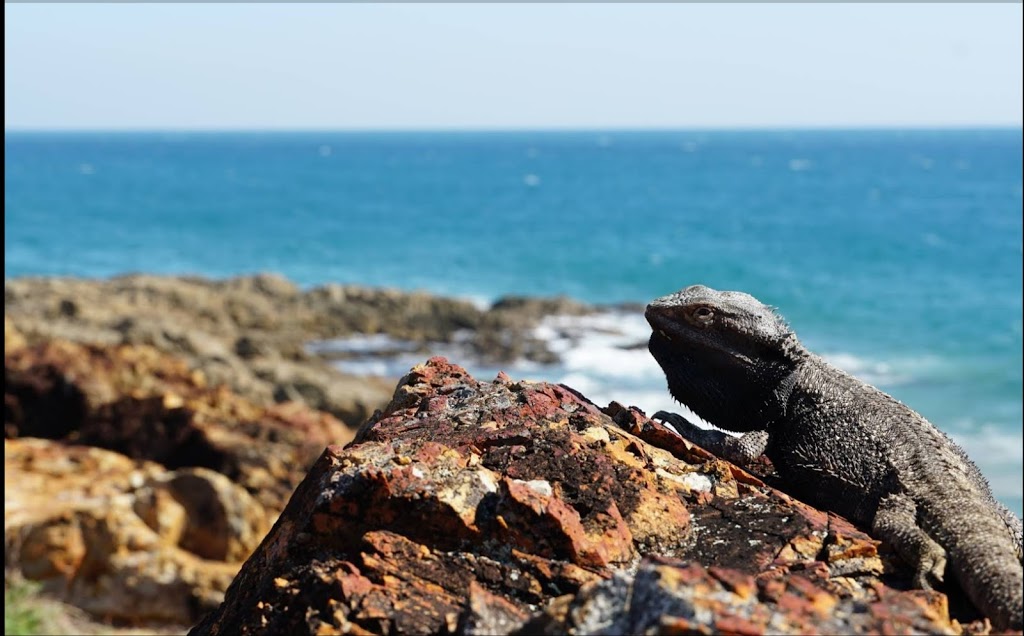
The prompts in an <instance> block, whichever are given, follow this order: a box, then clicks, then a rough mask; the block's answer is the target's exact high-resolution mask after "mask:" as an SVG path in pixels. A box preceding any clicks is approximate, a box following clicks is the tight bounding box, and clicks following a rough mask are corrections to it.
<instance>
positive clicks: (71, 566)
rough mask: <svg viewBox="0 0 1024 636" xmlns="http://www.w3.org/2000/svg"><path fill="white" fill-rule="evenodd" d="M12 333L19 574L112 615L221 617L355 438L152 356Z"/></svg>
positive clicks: (8, 404)
mask: <svg viewBox="0 0 1024 636" xmlns="http://www.w3.org/2000/svg"><path fill="white" fill-rule="evenodd" d="M5 331H7V333H6V334H5V335H6V336H8V340H7V343H6V344H7V345H8V346H7V347H6V350H5V354H6V355H5V358H4V429H5V441H4V454H5V460H4V480H5V489H4V533H5V544H6V545H5V547H6V550H5V566H6V570H7V572H8V574H12V573H13V574H14V575H15V576H21V577H24V578H27V579H30V580H33V581H39V582H41V583H42V584H43V589H44V590H45V591H46V592H48V593H50V594H51V595H53V596H55V597H57V598H59V599H61V600H63V601H65V602H67V603H70V604H72V605H75V606H77V607H79V608H82V609H84V610H86V611H88V612H90V613H91V614H93V615H95V616H98V617H101V618H104V619H108V620H110V619H113V620H117V621H122V622H129V623H133V624H134V623H151V622H162V623H174V624H179V625H180V624H191V623H193V622H195V621H196V620H198V619H199V618H200V617H202V616H203V615H204V614H206V613H207V612H208V611H210V610H211V609H213V608H214V607H216V606H217V604H218V603H219V602H220V601H221V600H222V599H223V594H224V591H225V590H226V589H227V586H228V584H229V583H230V582H231V580H232V579H233V578H234V576H235V574H236V573H237V572H238V569H239V567H240V566H241V564H242V562H243V561H244V560H245V558H246V557H248V556H249V554H250V553H251V552H252V551H253V550H254V549H255V548H256V546H257V545H258V544H259V542H260V541H261V540H262V538H263V537H264V535H265V534H266V532H267V530H268V529H269V528H270V527H271V525H272V524H273V522H274V520H275V519H276V518H277V515H278V514H279V513H280V511H281V510H282V508H283V507H284V505H285V503H286V502H287V500H288V498H289V497H290V496H291V494H292V491H293V490H294V489H295V487H296V485H297V484H298V483H299V482H300V481H301V480H302V479H303V477H304V476H305V474H306V471H307V469H308V468H309V467H310V465H311V464H312V463H313V462H314V461H315V460H316V458H317V456H318V455H319V454H320V453H321V452H322V451H323V448H324V447H325V446H327V445H328V444H331V443H338V442H341V443H344V442H345V441H347V440H349V439H351V438H352V436H353V434H354V431H353V430H352V429H351V428H350V427H348V426H345V425H344V424H343V423H342V422H340V421H339V420H337V419H335V418H334V417H333V416H331V415H329V414H327V413H322V412H319V411H315V410H312V409H310V408H309V407H308V406H306V405H305V404H303V403H300V402H282V403H279V404H271V405H259V404H253V403H252V402H250V401H249V400H247V399H246V398H243V397H241V396H239V395H236V394H235V393H233V392H232V391H230V390H229V389H228V388H227V387H225V386H223V385H221V386H216V387H211V386H209V384H208V382H207V380H206V378H205V377H204V375H203V373H202V372H200V371H196V370H192V369H190V368H189V366H188V365H187V364H186V363H185V362H184V361H183V360H181V359H177V358H174V357H172V356H169V355H167V354H164V353H161V352H160V351H158V350H157V349H155V348H153V347H150V346H145V345H112V346H98V345H81V344H76V343H72V342H67V341H63V340H50V341H44V342H39V343H37V344H27V342H25V340H24V339H21V340H19V336H20V334H18V333H17V331H16V329H5Z"/></svg>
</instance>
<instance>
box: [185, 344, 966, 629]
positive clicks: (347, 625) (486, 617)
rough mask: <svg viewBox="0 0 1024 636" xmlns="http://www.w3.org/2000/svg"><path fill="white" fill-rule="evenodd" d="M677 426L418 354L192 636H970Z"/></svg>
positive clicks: (824, 518) (834, 524)
mask: <svg viewBox="0 0 1024 636" xmlns="http://www.w3.org/2000/svg"><path fill="white" fill-rule="evenodd" d="M669 435H670V433H669V432H668V431H667V430H666V429H664V428H663V427H660V426H659V425H657V424H656V423H652V422H650V421H649V420H648V419H647V418H646V417H644V416H643V414H641V413H640V412H639V411H637V410H636V409H626V408H624V407H621V406H619V405H617V404H614V403H613V404H612V405H611V406H609V407H608V408H607V409H604V410H601V409H598V408H597V407H596V406H594V405H593V404H592V403H590V402H589V401H587V400H586V399H585V398H583V397H582V396H580V395H579V394H577V393H575V392H574V391H572V390H571V389H569V388H567V387H564V386H557V385H551V384H545V383H527V382H514V381H512V380H510V379H509V378H508V377H506V376H504V375H501V376H499V377H498V378H497V379H496V380H495V381H494V382H478V381H477V380H475V379H473V378H471V377H469V376H468V375H467V374H466V372H465V371H464V370H463V369H461V368H460V367H457V366H455V365H452V364H449V363H448V362H447V361H445V360H444V359H440V358H434V359H431V360H430V361H428V362H427V363H426V364H425V365H421V366H418V367H416V368H414V369H413V370H412V371H411V372H410V373H409V375H407V376H406V377H405V378H403V380H402V381H401V382H400V384H399V387H398V389H397V390H396V392H395V394H394V398H393V400H392V401H391V403H390V404H389V405H388V406H387V408H386V409H385V410H384V411H383V412H382V413H381V414H379V415H378V416H376V417H374V418H373V419H371V420H370V421H368V422H367V423H366V425H365V426H364V427H363V428H362V429H361V430H360V432H359V433H358V435H357V437H356V439H355V441H354V442H353V443H352V444H350V445H349V446H347V447H345V448H342V447H340V446H331V447H329V448H328V449H327V450H326V451H325V452H324V454H323V455H322V456H321V457H320V459H319V460H318V461H317V463H316V464H315V465H314V467H313V468H312V470H311V471H310V472H309V474H308V476H307V477H306V479H305V480H304V481H303V483H302V484H301V485H300V486H299V488H298V489H297V490H296V492H295V494H294V496H293V497H292V499H291V501H290V502H289V504H288V507H287V508H286V510H285V511H284V512H283V513H282V515H281V517H280V519H279V520H278V522H277V523H276V525H275V526H274V528H273V529H272V530H271V531H270V533H269V534H268V535H267V537H266V538H265V539H264V541H263V543H262V544H261V545H260V547H259V548H258V549H257V551H256V552H255V553H254V554H253V556H252V557H251V558H250V559H249V560H248V561H247V562H246V564H245V565H244V566H243V568H242V570H241V572H240V573H239V575H238V577H237V578H236V579H235V581H234V582H233V583H232V585H231V587H230V588H229V590H228V592H227V595H226V598H225V601H224V603H223V604H222V605H221V606H220V607H219V608H218V609H217V610H216V611H215V612H213V613H212V614H210V615H209V616H208V617H207V618H205V619H204V620H203V621H202V622H201V623H200V624H199V625H197V626H196V627H195V628H194V629H193V631H192V633H193V634H196V635H199V634H210V635H213V634H256V633H266V634H285V633H287V634H297V633H309V634H331V633H357V634H363V633H472V634H498V633H523V634H526V633H530V634H535V633H550V634H557V633H608V634H617V633H716V632H725V633H737V634H759V633H768V632H771V633H845V632H859V633H960V632H961V631H962V626H961V625H960V623H958V622H957V621H955V620H951V619H950V616H949V610H948V607H947V598H946V597H945V596H944V595H942V594H940V593H938V592H921V591H913V590H908V589H907V588H908V587H909V580H908V577H909V573H908V572H907V571H906V570H905V569H904V568H902V566H900V565H899V564H898V563H897V562H895V561H892V560H891V559H890V558H888V557H887V555H885V554H881V555H880V554H879V552H878V543H877V542H876V541H874V540H872V539H871V538H870V537H868V536H867V535H865V534H864V533H862V532H860V531H859V530H857V529H856V528H854V527H853V526H851V525H850V524H849V523H847V522H846V521H844V520H843V519H841V518H838V517H835V516H833V515H830V514H826V513H822V512H820V511H817V510H815V509H812V508H810V507H808V506H806V505H803V504H801V503H799V502H797V501H795V500H793V499H792V498H790V497H788V496H787V495H785V494H783V493H781V492H779V491H777V490H774V489H772V488H770V487H768V486H766V485H765V484H764V483H763V482H761V481H760V480H759V479H757V478H756V477H753V476H752V475H750V474H748V473H746V472H744V471H743V470H740V469H739V468H736V467H735V466H733V465H731V464H729V463H727V462H724V461H722V460H720V459H717V458H716V457H714V456H712V455H710V454H709V453H707V452H706V451H703V450H702V449H700V448H698V447H695V446H693V445H691V444H689V443H688V442H685V441H684V440H682V439H680V438H678V437H674V438H673V437H669ZM641 437H644V438H647V439H648V440H653V441H655V442H657V443H660V442H667V443H665V444H663V445H664V446H667V447H669V448H668V449H666V448H659V447H657V446H655V445H654V444H651V443H649V442H647V441H644V439H642V438H641ZM969 627H970V629H971V630H973V631H979V630H980V631H984V625H979V624H977V623H975V624H973V625H970V626H969Z"/></svg>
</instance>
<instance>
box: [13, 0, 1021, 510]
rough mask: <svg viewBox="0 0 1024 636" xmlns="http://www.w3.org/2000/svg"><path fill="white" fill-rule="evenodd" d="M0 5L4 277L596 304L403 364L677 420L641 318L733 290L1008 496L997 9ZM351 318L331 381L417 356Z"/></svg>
mask: <svg viewBox="0 0 1024 636" xmlns="http://www.w3.org/2000/svg"><path fill="white" fill-rule="evenodd" d="M4 15H5V23H4V35H5V38H4V40H5V41H4V52H5V56H4V57H5V63H4V68H5V74H4V89H5V90H4V110H5V135H4V148H5V157H4V176H5V184H4V205H5V218H4V229H5V237H4V251H5V254H4V267H5V278H6V280H7V281H8V282H10V281H11V280H14V279H20V278H24V277H37V276H48V277H49V276H72V277H101V278H105V277H110V276H114V275H118V274H123V273H127V272H144V273H152V274H166V275H185V274H188V275H200V276H204V277H213V278H221V277H228V276H235V275H240V274H249V273H254V272H274V273H277V274H280V275H283V276H284V277H287V278H288V279H290V280H291V281H293V282H294V283H295V284H297V285H299V286H300V287H301V288H302V289H304V290H310V289H313V288H316V287H318V286H323V285H328V284H332V283H345V284H359V285H368V286H375V287H376V286H383V287H390V288H395V289H398V290H404V291H409V290H414V289H419V290H425V291H426V292H429V293H430V294H435V295H447V296H454V297H457V298H463V299H468V300H470V301H471V302H472V303H473V304H475V305H476V306H478V307H480V308H482V309H486V308H487V307H489V306H490V305H491V304H492V303H494V302H495V301H496V300H498V299H500V298H503V297H507V296H509V295H520V296H568V297H570V298H573V299H575V300H578V301H581V302H584V303H588V304H590V305H601V307H599V308H598V309H597V310H595V311H596V313H593V312H592V313H588V314H587V315H586V316H576V317H566V316H561V317H559V316H552V317H547V318H545V320H544V321H541V322H540V323H538V324H537V325H536V327H535V330H534V332H533V336H532V337H534V338H536V339H540V340H542V341H544V342H546V345H547V347H548V348H549V349H550V351H551V352H553V354H555V355H553V356H551V357H550V358H548V359H541V360H538V359H536V356H534V358H533V359H531V358H530V357H529V356H523V357H521V358H515V357H512V358H509V359H505V360H503V361H501V362H500V363H496V362H494V361H493V360H489V359H487V357H486V356H481V355H479V351H477V350H475V349H471V348H465V347H461V348H460V340H459V339H458V338H455V337H451V338H446V339H444V340H445V341H443V342H441V341H439V342H436V343H432V344H431V347H432V351H434V352H441V353H445V354H447V355H449V356H450V357H451V358H452V359H453V360H454V361H456V362H459V363H460V364H464V365H466V366H467V367H469V368H470V369H471V370H473V371H474V372H477V373H492V372H496V371H497V369H498V368H503V369H506V370H507V371H508V372H509V373H510V374H512V375H514V376H522V377H535V378H542V379H551V380H557V381H563V382H566V383H568V384H570V385H571V386H573V387H574V388H576V389H578V390H580V391H582V392H583V393H584V394H586V395H587V396H588V397H589V398H591V399H593V400H594V401H595V402H597V403H598V404H604V403H607V401H609V400H612V399H614V400H618V401H620V402H623V403H627V404H636V405H638V406H640V407H641V408H643V409H645V410H646V411H647V412H649V413H650V412H653V411H654V410H657V409H661V408H667V409H678V408H679V407H678V406H677V405H674V404H673V403H672V402H671V400H670V398H669V397H668V395H667V392H666V391H665V389H664V379H663V377H662V376H661V373H660V371H659V370H658V368H657V366H656V364H654V362H653V360H652V359H650V356H649V355H648V354H647V353H646V351H645V350H644V348H643V346H642V344H643V342H644V341H645V339H646V337H647V334H648V333H649V330H648V328H647V326H646V323H644V321H643V318H642V315H641V313H642V312H641V311H640V309H639V306H640V304H643V303H645V302H647V301H648V300H650V299H651V298H653V297H656V296H660V295H663V294H666V293H669V292H672V291H675V290H677V289H679V288H681V287H684V286H686V285H690V284H694V283H703V284H706V285H710V286H713V287H717V288H725V289H738V290H743V291H747V292H749V293H751V294H753V295H755V296H756V297H758V298H759V299H761V300H763V301H765V302H767V303H770V304H772V305H774V306H776V307H778V308H779V310H780V312H781V313H782V314H783V315H784V316H786V318H787V319H788V320H789V321H790V323H791V324H792V326H793V327H794V329H795V330H796V331H797V333H798V334H799V335H800V336H801V338H802V339H803V340H804V341H805V343H807V344H808V345H809V346H810V347H811V348H813V349H815V350H816V351H819V352H821V353H823V354H824V355H826V356H827V357H829V358H830V359H831V360H832V361H833V362H835V363H836V364H838V365H839V366H841V367H843V368H845V369H847V370H849V371H851V372H853V373H855V374H857V375H859V376H860V377H862V378H864V379H866V380H868V381H870V382H873V383H876V384H877V385H878V386H880V387H881V388H883V389H884V390H886V391H889V392H891V393H892V394H894V395H895V396H896V397H898V398H899V399H901V400H902V401H904V402H906V403H908V404H910V405H911V406H912V407H913V408H915V409H917V410H918V411H920V412H921V413H922V414H924V415H925V416H926V417H927V418H929V419H930V420H931V421H932V422H934V423H935V424H936V425H938V426H939V427H941V428H942V429H943V430H945V431H947V432H949V433H950V434H951V435H953V437H955V438H956V439H957V440H958V441H960V442H961V443H962V444H963V445H964V446H965V447H966V448H967V449H968V452H969V453H970V454H971V456H972V457H974V458H975V459H976V460H977V461H978V463H979V464H980V465H981V466H982V468H983V470H984V472H985V473H986V475H987V476H988V477H989V478H990V479H991V481H992V483H993V486H994V488H995V490H996V493H997V495H998V496H999V497H1000V498H1001V499H1002V500H1003V501H1005V502H1006V503H1007V504H1008V505H1009V506H1011V507H1012V508H1013V509H1015V510H1016V511H1017V512H1018V513H1020V512H1021V463H1022V460H1021V447H1022V438H1021V421H1022V406H1021V405H1022V400H1021V388H1022V379H1021V378H1022V375H1021V373H1022V372H1021V368H1022V355H1021V351H1022V345H1021V343H1022V321H1021V312H1022V309H1021V307H1022V305H1021V298H1022V291H1021V287H1022V279H1021V257H1022V226H1021V216H1022V176H1021V173H1022V164H1021V155H1022V131H1021V120H1022V117H1021V108H1022V106H1021V104H1022V90H1021V77H1022V69H1021V59H1022V44H1021V23H1022V12H1021V5H1019V4H999V5H996V4H993V5H962V4H961V5H957V4H942V5H924V4H916V5H883V4H861V5H840V4H822V5H807V4H804V5H785V6H782V5H742V4H733V5H721V6H712V5H691V4H658V5H639V6H638V5H613V4H602V5H593V6H584V5H553V6H549V5H538V4H523V5H498V4H487V5H483V4H481V5H388V4H383V5H370V4H354V5H349V4H344V5H342V4H338V5H330V4H317V5H272V4H258V5H242V4H227V5H209V6H208V5H201V4H177V5H157V4H115V5H56V4H39V5H30V4H7V5H5V8H4ZM338 335H339V336H340V334H338ZM382 335H384V336H387V334H381V333H375V330H374V329H368V330H367V333H362V334H355V335H353V334H348V335H346V337H345V338H344V339H341V340H338V339H331V342H329V343H327V344H324V343H322V342H321V345H320V346H321V347H327V348H330V347H334V350H335V351H336V352H338V351H341V352H348V353H350V354H351V353H352V352H354V351H358V352H360V355H359V356H355V355H349V356H347V357H345V356H341V357H342V358H343V359H341V360H340V361H338V362H337V364H338V365H339V366H340V368H341V369H342V370H344V371H347V372H348V373H356V374H375V375H382V376H385V377H392V378H393V377H397V376H399V375H401V374H402V373H403V372H404V370H406V369H408V367H409V366H410V365H411V364H415V363H416V362H418V361H422V360H423V359H425V355H424V352H423V350H422V347H420V348H418V349H416V350H415V351H414V352H411V353H409V352H403V351H404V350H405V349H406V348H407V347H406V345H405V344H404V343H403V341H402V340H401V338H399V337H397V336H394V337H390V336H389V337H380V336H382ZM392 335H393V334H392ZM321 336H323V334H321ZM371 336H374V337H375V338H374V337H371ZM321 339H323V338H321ZM421 344H422V343H421ZM712 424H713V423H712Z"/></svg>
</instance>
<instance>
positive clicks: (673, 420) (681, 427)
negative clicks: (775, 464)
mask: <svg viewBox="0 0 1024 636" xmlns="http://www.w3.org/2000/svg"><path fill="white" fill-rule="evenodd" d="M651 417H652V418H653V419H658V420H661V421H663V422H667V423H669V424H671V425H672V426H673V427H674V428H675V429H676V432H677V433H679V434H680V435H682V436H683V437H684V438H686V439H688V440H690V441H691V442H693V443H694V444H696V445H698V446H700V447H701V448H703V449H705V450H707V451H710V452H712V453H714V454H715V455H718V456H719V457H722V458H724V459H727V460H728V461H730V462H732V463H734V464H736V465H737V466H746V465H748V464H750V463H751V462H753V461H754V459H756V458H757V457H758V456H759V455H760V454H761V453H763V452H764V449H765V448H767V446H768V431H750V432H749V433H744V434H743V435H742V436H741V437H733V436H732V435H726V434H725V433H723V432H721V431H709V430H707V429H703V428H700V427H699V426H696V425H694V424H692V423H690V421H689V420H687V419H686V418H685V417H683V416H682V415H679V414H678V413H669V412H668V411H658V412H657V413H655V414H654V415H652V416H651Z"/></svg>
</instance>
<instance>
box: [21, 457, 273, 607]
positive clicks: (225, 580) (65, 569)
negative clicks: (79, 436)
mask: <svg viewBox="0 0 1024 636" xmlns="http://www.w3.org/2000/svg"><path fill="white" fill-rule="evenodd" d="M4 482H5V488H4V539H5V566H6V568H7V569H8V571H11V570H14V571H15V572H17V574H20V575H21V576H24V577H25V578H28V579H31V580H35V581H39V582H41V583H42V584H43V590H44V591H46V592H48V593H49V594H51V595H53V596H55V597H57V598H59V599H60V600H62V601H64V602H67V603H70V604H73V605H76V606H78V607H80V608H82V609H84V610H86V611H88V612H90V613H92V614H94V615H96V616H100V617H104V618H106V619H108V620H118V621H126V622H130V623H140V622H165V623H175V624H181V623H183V622H190V621H195V620H198V619H199V618H200V617H201V616H202V615H203V614H205V613H206V612H208V611H209V610H210V609H212V608H214V607H216V605H217V604H218V603H219V602H220V601H221V600H222V599H223V595H224V591H225V590H226V589H227V586H228V584H229V583H230V582H231V580H232V578H233V577H234V576H235V573H236V572H237V571H238V568H239V567H240V565H241V560H242V559H244V558H245V556H247V555H248V554H249V553H250V552H251V551H252V550H253V549H254V548H255V546H256V545H257V543H258V541H259V539H260V538H261V537H262V535H263V533H264V532H265V531H266V528H267V527H268V526H269V523H268V519H267V515H266V512H265V511H264V510H263V507H262V506H261V505H260V504H259V503H257V502H256V501H255V500H254V499H253V498H252V497H250V496H249V495H248V493H246V492H245V491H244V490H243V489H241V488H240V487H239V486H236V485H234V484H232V483H231V482H230V480H228V479H227V478H225V477H223V476H222V475H218V474H217V473H213V472H211V471H206V470H202V469H183V470H179V471H167V470H165V469H164V468H162V467H160V466H159V465H157V464H155V463H152V462H145V461H136V460H132V459H129V458H127V457H125V456H123V455H120V454H117V453H113V452H110V451H105V450H101V449H98V448H90V447H87V446H74V445H66V444H60V443H57V442H53V441H49V440H40V439H28V440H10V439H8V440H5V441H4Z"/></svg>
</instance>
